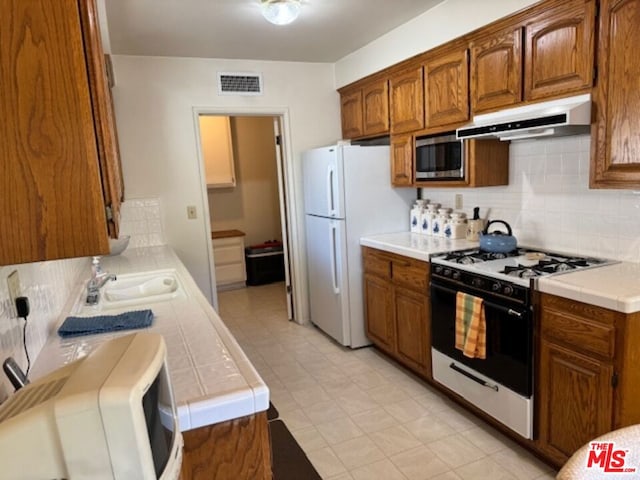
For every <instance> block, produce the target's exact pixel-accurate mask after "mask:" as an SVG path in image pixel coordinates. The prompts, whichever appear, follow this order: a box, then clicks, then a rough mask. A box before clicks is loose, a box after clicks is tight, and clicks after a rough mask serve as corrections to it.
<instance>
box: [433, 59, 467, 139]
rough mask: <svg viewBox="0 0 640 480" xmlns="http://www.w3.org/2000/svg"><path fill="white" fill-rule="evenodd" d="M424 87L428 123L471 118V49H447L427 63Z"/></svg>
mask: <svg viewBox="0 0 640 480" xmlns="http://www.w3.org/2000/svg"><path fill="white" fill-rule="evenodd" d="M424 91H425V123H426V126H427V127H436V126H440V125H448V124H451V123H457V122H464V121H465V120H468V119H469V58H468V50H467V49H466V48H465V49H464V50H461V51H456V52H452V53H447V54H445V55H441V56H439V57H436V58H434V59H432V60H430V61H428V62H427V63H425V65H424Z"/></svg>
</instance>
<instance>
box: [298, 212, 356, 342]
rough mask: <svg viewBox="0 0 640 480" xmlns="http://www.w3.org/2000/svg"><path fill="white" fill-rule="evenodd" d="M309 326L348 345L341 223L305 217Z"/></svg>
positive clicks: (341, 221)
mask: <svg viewBox="0 0 640 480" xmlns="http://www.w3.org/2000/svg"><path fill="white" fill-rule="evenodd" d="M305 220H306V227H307V229H306V232H307V268H308V274H309V275H308V277H309V307H310V312H311V322H312V323H313V324H314V325H316V326H318V327H319V328H320V329H322V330H323V331H324V332H325V333H327V334H329V335H330V336H331V337H333V338H335V339H336V340H337V341H338V342H340V343H341V344H342V345H349V344H350V343H351V338H350V328H349V325H348V319H349V304H348V303H349V292H348V283H347V268H346V257H345V255H344V253H345V252H346V235H345V224H344V220H334V219H330V218H323V217H316V216H313V215H306V218H305Z"/></svg>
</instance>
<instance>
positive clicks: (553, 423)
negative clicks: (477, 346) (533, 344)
mask: <svg viewBox="0 0 640 480" xmlns="http://www.w3.org/2000/svg"><path fill="white" fill-rule="evenodd" d="M639 320H640V315H639V314H638V313H633V314H624V313H620V312H616V311H613V310H609V309H606V308H601V307H597V306H594V305H589V304H585V303H581V302H576V301H574V300H570V299H567V298H561V297H557V296H555V295H549V294H542V295H541V298H540V329H539V332H538V333H539V344H538V345H539V355H538V358H537V363H536V366H535V369H536V371H537V372H538V373H537V377H536V385H537V393H536V397H535V404H536V405H537V407H536V408H537V411H536V416H535V424H536V426H537V432H538V435H537V438H536V440H535V447H536V448H537V449H538V450H539V451H540V453H542V454H543V455H544V456H545V457H546V458H547V459H549V460H550V461H551V462H552V463H554V464H555V465H557V466H561V465H562V464H564V463H565V462H566V461H567V460H568V459H569V457H570V456H571V455H572V454H573V453H574V452H575V451H576V450H577V449H578V448H580V447H581V446H583V445H585V444H586V443H587V442H589V441H590V440H593V439H594V438H596V437H598V436H600V435H603V434H605V433H607V432H609V431H611V430H615V429H617V428H621V427H625V426H629V425H634V424H637V423H639V422H640V403H639V402H638V401H637V398H638V393H639V392H638V389H640V374H639V372H638V368H637V359H638V355H639V353H640V350H639V348H638V345H637V338H638V337H637V336H638V329H639V328H640V327H639V326H638V323H640V322H639Z"/></svg>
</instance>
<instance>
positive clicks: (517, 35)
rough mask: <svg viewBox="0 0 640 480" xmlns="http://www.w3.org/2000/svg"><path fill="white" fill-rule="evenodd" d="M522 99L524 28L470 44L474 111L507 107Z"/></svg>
mask: <svg viewBox="0 0 640 480" xmlns="http://www.w3.org/2000/svg"><path fill="white" fill-rule="evenodd" d="M521 100H522V29H521V28H520V27H517V28H514V29H511V30H508V31H506V32H502V33H498V34H496V35H493V36H489V37H483V38H482V39H479V40H477V41H474V42H473V43H472V45H471V110H472V111H473V113H477V112H481V111H483V110H492V109H497V108H499V107H506V106H510V105H513V104H515V103H518V102H520V101H521Z"/></svg>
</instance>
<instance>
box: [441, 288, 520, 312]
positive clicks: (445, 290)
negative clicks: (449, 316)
mask: <svg viewBox="0 0 640 480" xmlns="http://www.w3.org/2000/svg"><path fill="white" fill-rule="evenodd" d="M431 288H435V289H436V290H442V291H443V292H447V293H451V294H453V295H456V294H457V293H458V290H453V289H451V288H447V287H442V286H440V285H438V284H435V283H433V282H431ZM482 301H483V302H484V304H485V305H488V306H490V307H491V308H493V309H495V310H500V311H501V312H504V313H506V314H507V315H512V316H514V317H518V318H522V317H523V316H524V313H523V312H519V311H518V310H514V309H513V308H509V307H503V306H502V305H498V304H497V303H493V302H490V301H488V300H485V299H484V298H483V299H482Z"/></svg>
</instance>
